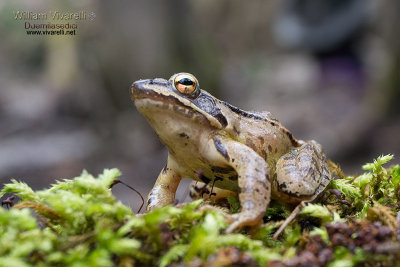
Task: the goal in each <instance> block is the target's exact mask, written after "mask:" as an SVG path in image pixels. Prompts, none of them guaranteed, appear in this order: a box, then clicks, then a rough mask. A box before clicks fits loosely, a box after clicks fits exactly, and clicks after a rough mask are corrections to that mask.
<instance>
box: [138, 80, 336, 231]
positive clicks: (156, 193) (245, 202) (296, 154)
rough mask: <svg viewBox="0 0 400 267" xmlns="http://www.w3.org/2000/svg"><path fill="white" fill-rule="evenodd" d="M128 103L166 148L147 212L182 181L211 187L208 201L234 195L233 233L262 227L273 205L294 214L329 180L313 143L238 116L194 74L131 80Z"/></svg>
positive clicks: (261, 116)
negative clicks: (202, 86) (236, 197)
mask: <svg viewBox="0 0 400 267" xmlns="http://www.w3.org/2000/svg"><path fill="white" fill-rule="evenodd" d="M131 98H132V100H133V101H134V102H135V105H136V107H137V109H138V110H139V111H140V112H141V113H142V114H143V115H144V116H145V117H146V119H147V120H148V121H149V123H150V124H151V126H152V127H153V128H154V130H155V131H156V133H157V135H158V137H159V138H160V140H161V141H162V142H163V143H164V144H165V145H166V146H167V148H168V160H167V164H166V166H165V167H164V168H163V169H162V170H161V172H160V175H159V176H158V178H157V181H156V183H155V185H154V187H153V189H152V190H151V192H150V194H149V196H148V199H147V210H152V209H154V208H156V207H161V206H164V205H167V204H171V203H173V202H174V199H175V192H176V189H177V187H178V185H179V182H180V181H181V178H183V177H187V178H191V179H193V180H195V181H198V182H202V183H204V184H206V185H212V187H213V190H214V191H213V192H211V193H212V194H215V193H216V194H218V193H220V194H222V195H225V196H226V194H227V192H232V191H233V192H237V193H238V195H239V200H240V206H241V210H240V212H239V213H237V214H233V215H230V219H229V222H230V226H229V228H228V229H227V232H232V231H233V230H235V229H236V228H239V227H242V226H250V225H256V224H258V223H260V222H261V221H262V218H263V215H264V214H265V211H266V209H267V207H268V204H269V202H270V199H271V198H273V199H279V200H282V201H284V202H286V203H290V204H300V205H299V206H298V208H299V207H300V206H301V205H304V203H306V202H310V201H313V200H314V199H316V198H317V197H318V196H319V195H320V194H321V192H323V190H324V189H325V188H326V187H327V185H328V184H329V181H330V180H331V174H330V172H329V170H328V164H327V159H326V156H325V154H324V153H323V152H322V149H321V146H320V145H319V144H318V143H316V142H315V141H307V142H305V141H300V140H297V139H295V138H294V137H293V135H292V134H291V133H290V132H289V131H288V130H287V129H286V128H285V127H284V126H283V125H282V124H281V123H279V121H278V120H277V119H276V118H275V117H273V116H272V114H271V113H269V112H260V113H258V112H247V111H243V110H241V109H239V108H237V107H234V106H232V105H230V104H228V103H226V102H224V101H221V100H219V99H217V98H215V97H213V96H212V95H210V94H209V93H207V92H206V91H204V90H201V89H200V87H199V82H198V81H197V79H196V78H195V77H194V76H193V75H192V74H189V73H178V74H175V75H173V76H172V77H171V78H170V79H169V80H164V79H158V78H157V79H150V80H139V81H136V82H134V83H133V85H132V87H131ZM215 197H218V195H217V196H215ZM300 208H301V207H300ZM294 216H295V214H293V213H292V215H291V218H288V220H291V219H293V218H294ZM287 223H289V221H287V222H286V223H285V225H286V224H287ZM280 230H282V229H280ZM278 231H279V230H278Z"/></svg>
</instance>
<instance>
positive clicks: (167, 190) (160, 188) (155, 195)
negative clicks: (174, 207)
mask: <svg viewBox="0 0 400 267" xmlns="http://www.w3.org/2000/svg"><path fill="white" fill-rule="evenodd" d="M181 178H182V177H181V175H180V174H179V173H178V172H177V171H176V168H175V161H174V159H173V158H172V157H170V156H169V155H168V163H167V165H166V166H165V167H164V168H163V169H162V170H161V172H160V174H159V175H158V178H157V181H156V183H155V184H154V186H153V189H151V191H150V193H149V195H148V197H147V202H146V203H147V205H146V206H147V208H146V209H147V211H150V210H152V209H154V208H159V207H163V206H165V205H168V204H172V203H173V202H174V200H175V192H176V189H177V188H178V185H179V183H180V181H181Z"/></svg>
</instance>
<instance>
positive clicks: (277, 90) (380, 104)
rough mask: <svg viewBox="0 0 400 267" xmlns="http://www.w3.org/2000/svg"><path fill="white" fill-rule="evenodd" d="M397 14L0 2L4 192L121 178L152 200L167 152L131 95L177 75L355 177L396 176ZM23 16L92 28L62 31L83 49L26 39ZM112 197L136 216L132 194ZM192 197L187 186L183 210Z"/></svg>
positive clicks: (207, 3) (61, 40)
mask: <svg viewBox="0 0 400 267" xmlns="http://www.w3.org/2000/svg"><path fill="white" fill-rule="evenodd" d="M399 2H400V1H366V0H346V1H345V0H343V1H335V0H325V1H320V0H286V1H262V0H255V1H248V2H246V3H244V2H243V1H238V0H237V1H232V0H220V1H212V0H202V1H194V0H191V1H178V0H172V1H161V0H157V1H127V0H126V1H64V0H63V1H61V0H58V1H45V0H38V1H34V2H33V1H29V0H25V1H23V0H16V1H2V2H0V36H1V42H0V182H1V184H3V183H7V182H9V181H10V179H11V178H15V179H18V180H22V181H25V182H27V183H28V184H29V185H30V186H32V187H33V188H34V189H41V188H44V187H48V186H49V185H50V184H51V183H53V182H54V181H55V180H56V179H61V178H72V177H75V176H77V175H79V174H80V173H81V171H82V170H83V169H86V170H88V171H89V172H90V173H93V174H95V175H97V174H98V173H100V172H102V170H103V169H104V168H113V167H116V168H119V169H120V170H121V171H122V172H123V175H122V177H121V179H122V180H123V181H125V182H127V183H128V184H130V185H131V186H133V187H135V188H136V189H137V190H139V191H140V192H142V194H143V195H144V196H146V195H147V193H148V191H149V190H150V189H151V187H152V185H153V184H154V182H155V180H156V178H157V176H158V173H159V171H160V170H161V168H162V167H163V166H164V164H165V162H166V156H167V151H166V149H165V147H164V146H163V145H162V143H161V142H160V141H159V140H158V139H157V137H156V135H155V133H154V132H153V130H152V129H151V127H150V126H149V125H148V124H147V122H146V121H145V119H144V117H142V116H141V114H139V113H138V111H137V110H136V109H135V107H134V105H133V103H132V102H131V100H130V97H129V87H130V85H131V84H132V82H133V81H135V80H138V79H144V78H155V77H161V78H166V79H168V78H169V77H170V76H171V75H172V74H174V73H176V72H182V71H185V72H190V73H193V74H194V75H195V76H196V77H197V78H198V80H199V83H200V85H201V88H202V89H206V90H207V91H209V92H211V93H212V94H213V95H214V96H216V97H218V98H220V99H223V100H225V101H227V102H229V103H231V104H232V105H235V106H238V107H240V108H243V109H245V110H268V111H270V112H272V113H273V114H275V115H276V117H277V118H278V119H279V120H280V121H281V122H282V123H283V124H284V125H285V126H286V127H287V128H288V129H290V130H291V131H292V133H293V134H294V136H296V137H297V138H299V139H305V140H307V139H315V140H318V142H320V143H321V144H322V145H323V147H324V149H325V152H326V153H327V154H328V156H329V157H330V158H331V159H332V160H333V161H335V162H337V163H339V164H340V165H341V167H342V168H343V170H344V171H345V172H346V173H348V174H357V173H361V172H362V170H361V168H360V166H361V164H363V163H366V162H370V161H371V160H372V159H373V158H374V157H377V156H379V155H381V154H387V153H392V154H395V156H396V159H395V161H394V162H393V163H398V162H399V159H398V157H399V156H400V153H399V152H400V136H399V133H400V105H399V99H400V98H399V97H400V38H399V37H400V18H399V14H400V3H399ZM16 11H25V12H49V11H60V12H80V11H85V12H87V13H89V12H94V14H95V17H94V19H93V20H89V19H86V20H79V21H75V20H69V21H68V20H67V21H62V23H77V25H78V28H77V30H76V35H75V36H57V35H54V36H31V35H27V33H26V30H25V29H24V23H25V22H26V21H25V20H23V19H22V20H16V19H15V18H14V12H16ZM48 21H50V20H48ZM48 21H46V20H44V21H41V22H40V21H39V22H37V23H47V22H48ZM50 22H54V21H50ZM184 185H187V181H186V182H185V183H184ZM113 192H115V194H116V195H117V196H118V197H119V198H120V199H121V200H122V201H123V202H124V203H125V204H128V205H130V206H132V208H134V209H135V210H136V209H137V207H139V206H140V199H139V197H137V196H136V195H135V194H134V193H133V192H132V191H130V190H129V189H127V188H124V187H122V186H120V185H119V186H116V187H115V189H113ZM186 194H187V191H185V187H184V186H181V187H180V190H179V192H178V194H177V198H178V199H179V200H183V199H184V198H185V197H186Z"/></svg>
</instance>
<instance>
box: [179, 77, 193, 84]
mask: <svg viewBox="0 0 400 267" xmlns="http://www.w3.org/2000/svg"><path fill="white" fill-rule="evenodd" d="M178 83H180V84H182V85H194V82H193V81H192V80H191V79H189V78H183V79H180V80H179V82H178Z"/></svg>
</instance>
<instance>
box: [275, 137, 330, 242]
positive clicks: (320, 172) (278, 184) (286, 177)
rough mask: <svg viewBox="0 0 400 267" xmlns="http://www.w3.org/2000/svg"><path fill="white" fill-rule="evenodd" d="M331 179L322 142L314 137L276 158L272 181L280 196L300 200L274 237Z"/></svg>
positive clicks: (318, 194) (317, 195)
mask: <svg viewBox="0 0 400 267" xmlns="http://www.w3.org/2000/svg"><path fill="white" fill-rule="evenodd" d="M330 180H331V175H330V173H329V169H328V163H327V160H326V156H325V154H324V153H323V152H322V148H321V145H320V144H318V143H316V142H315V141H313V140H312V141H309V142H306V143H304V144H303V145H302V146H301V147H300V148H298V149H295V150H293V151H291V152H289V153H288V154H286V155H284V156H283V157H282V158H281V159H280V160H279V161H278V162H277V168H276V177H275V179H274V182H273V184H274V188H275V191H276V192H277V195H278V197H281V198H282V199H285V198H286V199H287V200H288V199H292V200H297V201H301V202H300V204H298V205H297V206H296V208H295V209H294V210H293V211H292V213H291V214H290V215H289V217H288V218H286V220H285V221H284V222H283V224H282V225H281V226H280V227H279V229H278V231H277V232H276V233H275V234H274V238H275V239H276V238H278V236H279V235H280V233H281V232H282V231H283V230H284V229H285V228H286V226H288V225H289V224H290V222H291V221H292V220H294V219H295V218H296V216H297V215H298V214H299V213H300V211H301V210H302V209H303V207H305V206H306V205H307V203H310V202H312V201H314V200H315V199H317V198H318V197H319V196H320V194H321V193H322V192H323V191H324V190H325V188H326V187H327V186H328V184H329V182H330ZM289 202H290V201H289Z"/></svg>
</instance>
